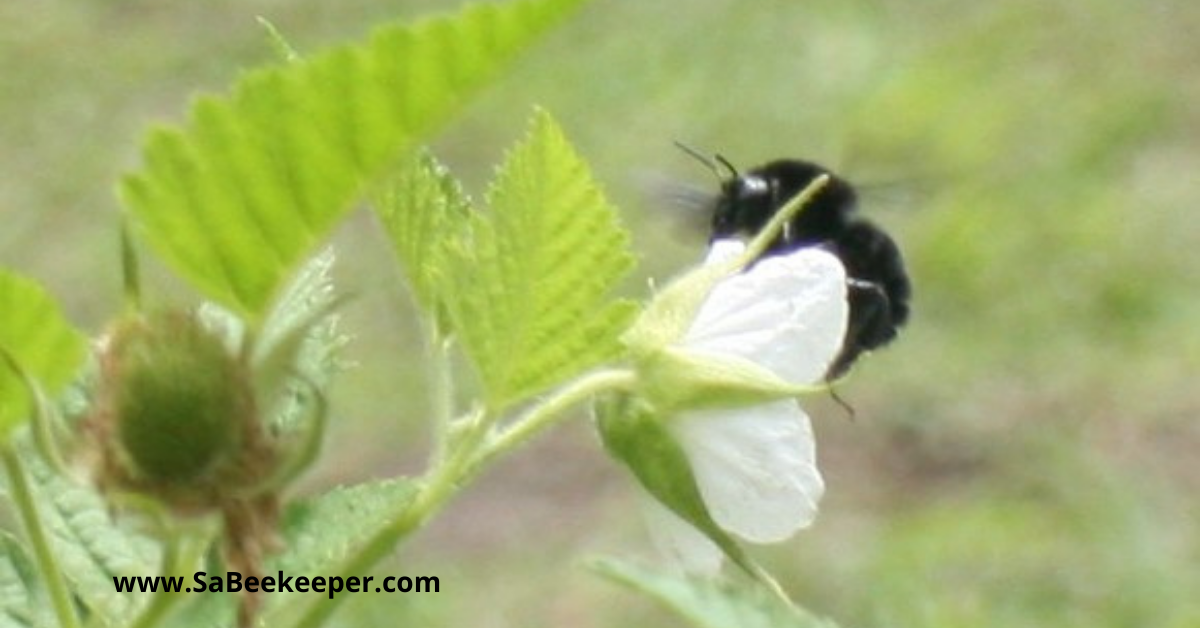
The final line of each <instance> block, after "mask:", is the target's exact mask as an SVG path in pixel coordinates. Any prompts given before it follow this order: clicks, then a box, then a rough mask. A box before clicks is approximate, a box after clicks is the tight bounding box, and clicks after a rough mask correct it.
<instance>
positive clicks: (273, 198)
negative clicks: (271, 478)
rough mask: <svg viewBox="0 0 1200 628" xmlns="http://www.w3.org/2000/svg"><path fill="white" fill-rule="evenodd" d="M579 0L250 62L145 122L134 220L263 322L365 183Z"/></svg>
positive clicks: (473, 10) (525, 4)
mask: <svg viewBox="0 0 1200 628" xmlns="http://www.w3.org/2000/svg"><path fill="white" fill-rule="evenodd" d="M579 3H580V0H524V1H519V2H510V3H506V4H502V5H496V4H483V5H475V6H470V7H468V8H466V9H464V10H462V11H460V12H459V13H457V14H454V15H451V16H448V17H442V18H437V19H431V20H426V21H423V22H419V23H417V24H415V25H412V26H392V27H389V28H384V29H381V30H379V31H377V32H376V33H375V34H374V36H373V37H372V38H371V39H370V41H369V42H367V43H365V44H360V45H352V46H342V47H339V48H335V49H332V50H329V51H326V52H323V53H320V54H317V55H315V56H313V57H311V58H308V59H304V60H300V61H296V62H293V63H289V64H286V65H283V66H278V67H272V68H267V69H261V70H257V71H254V72H251V73H249V74H247V75H246V76H244V77H243V78H242V79H241V80H240V81H239V82H238V84H237V85H236V86H235V87H234V89H233V91H232V93H231V94H229V95H228V96H222V97H212V96H208V97H203V98H201V99H199V100H198V101H197V102H196V103H195V105H194V106H193V108H192V111H191V114H190V116H189V118H188V121H187V123H186V124H185V125H184V126H182V127H179V128H160V129H157V130H154V131H152V132H151V133H150V135H149V137H148V139H147V141H146V144H145V148H144V154H143V167H142V170H141V171H140V172H136V173H133V174H131V175H129V176H127V177H125V179H124V181H123V182H122V185H121V196H122V198H123V200H124V203H125V205H126V207H127V208H128V210H129V212H130V214H131V215H132V216H133V218H134V223H135V227H136V228H137V229H138V231H139V232H140V234H141V235H142V236H143V237H145V238H146V239H147V240H148V241H149V242H150V243H151V245H152V246H153V247H154V248H155V250H156V251H157V252H158V253H159V254H160V255H161V256H162V257H163V258H164V259H166V260H167V262H168V263H169V264H170V265H171V266H172V267H173V268H174V269H175V270H176V271H177V272H179V273H180V274H182V275H183V276H184V277H186V278H187V279H188V280H190V281H191V282H192V283H193V284H195V285H196V287H198V288H199V289H200V290H201V291H202V292H203V293H204V294H205V295H206V296H208V297H209V298H211V299H213V300H215V301H217V302H218V303H221V304H222V305H224V306H226V307H229V308H231V309H234V310H236V311H237V312H238V313H239V314H241V315H244V316H246V317H247V318H248V319H250V320H252V321H255V322H256V323H257V322H260V317H261V316H262V315H264V314H265V312H266V310H267V308H268V307H269V304H270V303H271V300H272V299H273V298H274V297H275V296H276V295H275V293H276V291H277V290H278V288H279V286H280V285H281V283H282V282H283V281H284V280H285V279H286V278H287V277H288V276H289V275H290V274H291V272H292V271H293V270H294V269H295V267H296V265H298V264H299V262H300V260H301V259H303V258H304V256H305V255H306V254H307V253H308V252H309V251H311V250H312V249H313V247H314V246H316V244H317V243H318V242H319V241H320V240H321V239H323V238H325V237H326V236H327V235H328V234H329V232H330V231H331V230H332V228H333V226H334V225H335V224H336V223H337V222H338V220H339V219H340V218H341V217H342V216H343V215H344V214H345V213H346V212H347V211H349V209H350V208H351V207H352V205H353V203H354V201H355V200H356V198H358V196H359V194H360V193H362V192H363V190H364V186H365V185H366V184H367V183H369V182H370V181H372V180H373V179H376V178H378V177H379V176H380V174H381V171H382V170H383V169H384V168H385V167H386V166H387V164H388V163H389V162H390V161H391V160H393V159H395V158H397V157H398V156H399V155H400V154H402V152H403V150H404V149H405V148H407V147H409V146H411V144H412V143H413V142H414V141H415V140H417V139H419V138H421V137H423V136H425V135H427V134H429V133H430V132H431V131H433V130H434V129H435V128H436V127H437V126H439V125H440V124H441V123H444V122H446V121H447V120H448V119H449V118H450V116H451V114H452V113H453V112H454V111H455V110H457V108H458V107H459V106H460V105H461V104H462V102H463V100H464V99H465V97H466V96H467V95H468V94H469V93H470V92H472V91H474V90H475V89H477V88H478V87H480V86H482V85H484V84H486V83H487V82H488V81H489V80H491V79H492V78H493V77H494V76H496V74H497V73H498V71H499V70H500V69H501V67H502V66H504V65H505V64H506V63H507V62H508V61H509V60H511V59H512V58H513V56H514V55H515V54H516V53H517V52H519V51H520V50H522V49H523V48H525V47H527V46H528V45H529V44H530V43H532V42H533V40H534V39H535V38H536V37H537V36H538V35H539V34H541V33H542V32H544V31H545V30H546V29H547V28H548V27H549V26H550V25H552V24H553V23H554V22H555V21H556V20H557V19H559V18H561V17H562V16H563V15H564V14H565V13H566V12H567V11H568V10H570V9H572V8H574V7H575V6H576V5H578V4H579Z"/></svg>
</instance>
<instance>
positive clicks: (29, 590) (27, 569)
mask: <svg viewBox="0 0 1200 628" xmlns="http://www.w3.org/2000/svg"><path fill="white" fill-rule="evenodd" d="M49 609H50V605H49V602H48V601H47V600H46V599H45V596H44V595H43V593H42V587H41V582H40V581H39V579H38V573H37V567H35V566H34V563H33V559H31V558H30V557H29V552H28V550H27V549H26V548H25V546H24V545H23V544H22V543H21V541H19V540H17V538H16V537H14V536H12V535H11V534H9V533H7V532H5V531H3V530H0V628H10V627H12V628H32V627H34V626H46V625H49V622H50V620H51V619H52V615H50V612H49Z"/></svg>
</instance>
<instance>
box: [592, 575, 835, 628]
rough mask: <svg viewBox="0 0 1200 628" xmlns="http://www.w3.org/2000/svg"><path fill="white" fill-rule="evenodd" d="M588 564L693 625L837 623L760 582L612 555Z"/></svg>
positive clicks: (750, 627)
mask: <svg viewBox="0 0 1200 628" xmlns="http://www.w3.org/2000/svg"><path fill="white" fill-rule="evenodd" d="M593 568H594V569H595V570H596V571H598V572H599V573H600V574H602V575H604V576H605V577H607V578H608V579H610V580H613V581H614V582H618V583H620V584H622V585H625V586H627V587H629V588H631V589H633V590H635V591H638V592H640V593H643V594H646V595H648V596H650V597H652V598H654V599H655V600H657V601H658V602H660V603H661V604H663V605H664V606H666V607H667V608H669V609H671V610H672V611H673V612H675V613H676V614H678V615H679V616H680V617H682V618H684V619H685V620H687V622H688V623H689V624H690V625H692V626H696V627H698V628H837V625H836V624H834V623H833V622H831V621H829V620H827V619H822V618H819V617H816V616H813V615H811V614H809V613H808V612H806V611H804V610H803V609H800V608H798V607H796V606H794V605H791V604H788V603H786V602H784V601H783V600H782V599H780V598H778V597H776V596H773V595H771V594H769V593H768V592H767V591H766V590H765V589H763V588H762V587H745V586H736V585H734V584H733V583H730V582H721V581H716V580H711V579H706V578H696V577H687V576H680V575H674V574H665V573H660V572H655V571H651V570H649V569H645V568H643V567H637V566H634V565H630V564H628V563H622V562H618V561H614V560H603V561H598V562H596V563H594V564H593Z"/></svg>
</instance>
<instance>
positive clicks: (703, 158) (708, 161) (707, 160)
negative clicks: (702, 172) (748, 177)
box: [674, 140, 737, 181]
mask: <svg viewBox="0 0 1200 628" xmlns="http://www.w3.org/2000/svg"><path fill="white" fill-rule="evenodd" d="M674 144H675V147H676V148H678V149H679V150H681V151H683V152H685V153H687V155H688V156H689V157H691V158H692V159H695V160H696V161H698V162H700V163H702V164H704V167H705V168H708V170H709V172H711V173H713V175H714V176H716V177H717V180H719V181H724V180H725V177H722V176H721V171H720V169H718V168H717V162H716V161H713V158H712V157H709V156H708V155H705V154H704V153H702V152H700V151H698V150H696V149H695V148H692V147H691V146H688V145H687V144H684V143H683V142H680V141H679V140H675V141H674ZM716 158H717V161H719V162H720V163H721V164H723V165H725V167H727V168H728V167H730V166H729V162H727V161H725V158H724V157H722V156H720V155H717V156H716ZM731 169H732V168H731ZM734 176H737V173H736V172H734Z"/></svg>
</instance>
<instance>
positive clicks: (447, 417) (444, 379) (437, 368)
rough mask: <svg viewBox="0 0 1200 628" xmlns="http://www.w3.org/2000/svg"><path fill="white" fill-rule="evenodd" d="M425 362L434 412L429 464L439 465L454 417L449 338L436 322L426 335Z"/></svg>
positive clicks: (446, 445) (444, 455)
mask: <svg viewBox="0 0 1200 628" xmlns="http://www.w3.org/2000/svg"><path fill="white" fill-rule="evenodd" d="M428 338H429V340H428V343H429V350H428V352H427V353H428V364H429V368H430V377H431V381H430V388H431V389H432V391H431V395H430V396H431V399H430V400H431V402H432V408H431V410H432V414H433V451H432V454H431V459H430V467H436V466H437V465H439V464H441V462H442V459H443V458H445V457H446V450H447V448H448V446H449V441H450V429H451V427H452V425H451V421H452V420H453V419H454V362H453V361H452V360H451V355H450V347H451V340H450V338H449V337H446V336H443V335H442V333H441V331H440V330H439V329H438V326H437V325H436V324H431V325H430V333H429V334H428Z"/></svg>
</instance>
